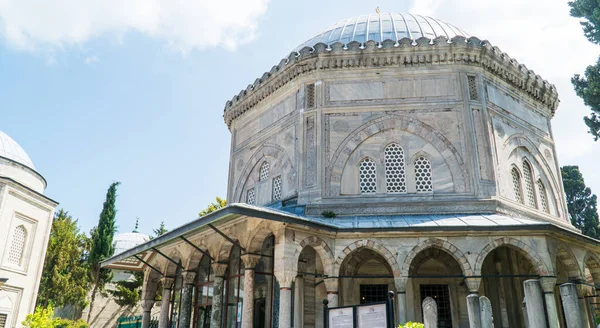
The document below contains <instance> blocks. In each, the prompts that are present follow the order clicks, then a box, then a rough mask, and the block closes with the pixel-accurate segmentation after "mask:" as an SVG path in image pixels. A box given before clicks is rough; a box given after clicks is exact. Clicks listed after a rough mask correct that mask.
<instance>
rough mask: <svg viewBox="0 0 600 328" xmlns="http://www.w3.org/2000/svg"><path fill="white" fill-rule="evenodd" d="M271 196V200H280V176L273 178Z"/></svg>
mask: <svg viewBox="0 0 600 328" xmlns="http://www.w3.org/2000/svg"><path fill="white" fill-rule="evenodd" d="M272 196H273V197H272V198H273V200H280V199H281V175H280V176H277V177H275V178H273V191H272Z"/></svg>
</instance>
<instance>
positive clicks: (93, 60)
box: [0, 0, 600, 233]
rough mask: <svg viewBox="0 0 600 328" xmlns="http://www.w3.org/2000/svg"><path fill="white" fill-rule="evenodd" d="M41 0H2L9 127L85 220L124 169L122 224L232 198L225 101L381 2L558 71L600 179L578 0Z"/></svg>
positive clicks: (577, 148) (568, 111)
mask: <svg viewBox="0 0 600 328" xmlns="http://www.w3.org/2000/svg"><path fill="white" fill-rule="evenodd" d="M43 3H44V1H41V2H38V1H35V0H22V1H17V0H14V1H13V0H9V1H7V2H6V1H5V2H0V73H1V74H0V130H3V131H5V132H6V133H7V134H9V135H10V136H12V137H13V138H14V139H15V140H16V141H17V142H19V144H21V146H23V148H24V149H25V150H26V151H27V152H28V154H29V156H30V157H31V158H32V160H33V162H34V164H35V165H36V168H37V170H38V171H39V172H40V173H41V174H42V175H43V176H44V177H45V178H46V179H47V181H48V188H47V189H46V195H48V196H49V197H51V198H53V199H55V200H57V201H59V202H60V203H61V204H60V207H63V208H65V209H66V210H68V211H69V212H70V213H71V214H72V215H73V216H74V217H76V218H78V219H79V222H80V224H81V226H82V228H83V230H85V231H88V230H89V229H90V228H91V227H93V226H94V225H95V224H96V223H97V220H98V215H99V213H100V210H101V208H102V202H103V201H104V197H105V193H106V189H107V188H108V185H109V184H110V183H111V182H112V181H121V183H122V185H121V186H120V187H119V198H118V201H117V206H118V210H119V212H118V213H117V221H118V225H119V230H120V231H121V232H124V231H129V230H131V229H133V225H134V223H135V218H136V217H138V216H139V217H140V230H141V231H143V232H146V233H150V232H151V230H152V229H153V228H155V227H157V226H158V225H159V223H160V222H161V221H165V223H166V225H167V227H168V228H170V229H172V228H174V227H176V226H179V225H181V224H183V223H185V222H187V221H190V220H192V219H194V218H195V217H196V215H197V213H198V212H199V211H200V210H201V209H203V208H204V207H205V206H206V205H207V204H208V203H209V202H210V201H212V200H213V199H214V197H215V196H225V194H226V181H227V169H228V155H229V137H230V134H229V131H228V130H227V128H226V126H225V124H224V123H223V118H222V114H223V107H224V104H225V102H226V101H227V100H228V99H230V98H231V97H232V96H233V95H235V94H237V93H239V91H240V90H241V89H243V88H245V87H246V86H247V85H248V84H250V83H252V82H254V80H255V79H256V78H257V77H260V76H261V75H262V74H263V72H265V71H268V70H270V68H271V67H272V66H273V65H275V64H277V63H279V61H280V59H281V58H283V57H286V56H287V55H288V53H289V51H290V50H291V49H293V48H294V47H295V46H297V45H298V44H300V43H301V42H303V41H304V40H306V39H308V38H310V37H311V36H312V35H314V34H316V33H317V32H319V31H320V30H321V29H324V28H326V27H327V26H328V25H330V24H333V23H335V22H337V21H339V20H342V19H345V18H347V17H352V16H356V15H360V14H365V13H372V12H374V10H375V7H377V6H379V7H380V8H381V10H382V11H384V12H387V11H392V12H407V11H410V12H413V13H421V14H425V15H431V16H434V17H437V18H440V19H442V20H445V21H447V22H449V23H452V24H454V25H456V26H458V27H460V28H462V29H464V30H466V31H467V32H469V33H470V34H472V35H476V36H478V37H480V38H481V39H488V40H490V41H491V42H492V44H494V45H498V46H499V47H500V49H502V50H503V51H505V52H508V53H509V54H510V55H511V56H512V57H514V58H516V59H517V60H519V61H520V62H522V63H524V64H526V65H527V66H528V67H529V68H532V69H534V70H535V71H536V73H538V74H540V75H542V77H544V78H545V79H548V80H549V81H550V82H551V83H554V84H555V85H556V86H557V88H558V91H559V94H560V98H561V106H560V107H559V111H558V113H557V115H556V118H555V120H554V133H555V137H556V139H557V147H558V153H559V161H560V163H561V165H565V164H577V165H580V166H581V168H582V170H583V172H584V176H585V178H586V182H588V185H590V186H591V187H592V188H593V189H594V190H595V191H596V192H600V174H598V173H596V168H595V163H597V161H598V160H600V154H599V153H600V152H598V149H599V147H600V144H598V143H594V142H593V141H592V138H591V137H590V136H589V135H588V134H586V127H585V126H584V124H583V122H582V116H583V115H585V114H587V109H586V108H585V107H584V106H583V104H582V103H581V101H580V100H579V99H578V98H577V97H576V96H575V95H574V93H573V91H572V88H571V86H570V82H569V78H570V76H571V75H572V74H573V73H576V72H581V71H583V69H584V68H585V66H586V64H591V63H593V62H594V61H595V60H596V58H597V56H598V54H599V53H600V51H599V49H598V48H597V47H596V46H593V45H591V44H589V43H588V42H587V41H586V40H585V38H583V36H582V32H581V29H580V27H579V25H578V23H577V20H575V19H573V18H570V17H569V15H568V7H567V5H566V2H565V1H543V0H532V1H528V2H527V3H521V1H517V0H506V1H502V2H487V1H486V2H485V3H479V2H473V3H471V1H469V0H456V1H444V0H421V1H418V2H414V3H413V2H410V1H409V2H399V1H378V2H367V1H313V0H308V1H277V0H271V1H267V0H227V1H221V2H219V3H217V4H212V3H208V2H206V1H204V2H202V1H200V2H194V1H162V0H149V1H142V2H140V3H143V4H140V3H138V2H137V1H132V2H131V4H129V5H128V7H127V8H121V7H120V6H122V4H120V2H119V1H116V0H115V1H112V0H111V1H109V0H106V1H92V0H90V1H89V3H88V2H80V1H75V0H63V1H60V2H52V3H61V4H62V6H52V7H48V8H42V9H40V8H39V7H36V6H37V5H40V6H44V5H43ZM25 4H27V5H25ZM110 6H112V7H110ZM115 7H117V9H115ZM232 8H233V9H232ZM165 13H168V14H165ZM157 15H158V16H160V17H159V18H158V19H157V17H158V16H157ZM232 26H233V27H232Z"/></svg>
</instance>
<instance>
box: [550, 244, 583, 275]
mask: <svg viewBox="0 0 600 328" xmlns="http://www.w3.org/2000/svg"><path fill="white" fill-rule="evenodd" d="M556 259H557V261H560V263H561V264H562V265H563V266H564V267H565V269H566V270H567V276H568V278H569V279H572V280H580V279H582V278H583V276H584V275H583V274H582V270H581V268H580V267H579V264H578V262H577V258H576V257H575V255H574V254H573V251H571V249H570V248H569V247H568V246H567V245H565V244H562V243H557V245H556ZM557 274H558V272H557Z"/></svg>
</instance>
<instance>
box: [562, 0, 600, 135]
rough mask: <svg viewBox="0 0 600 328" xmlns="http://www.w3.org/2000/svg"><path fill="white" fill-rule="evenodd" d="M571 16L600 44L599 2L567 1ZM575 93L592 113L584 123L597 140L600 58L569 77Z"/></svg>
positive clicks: (599, 125)
mask: <svg viewBox="0 0 600 328" xmlns="http://www.w3.org/2000/svg"><path fill="white" fill-rule="evenodd" d="M569 6H570V7H571V16H573V17H576V18H581V19H582V21H581V25H582V27H583V33H584V35H585V37H586V38H587V39H588V40H589V41H590V42H592V43H594V44H600V2H598V0H575V1H572V2H569ZM571 83H572V84H573V87H574V88H575V92H576V93H577V95H578V96H579V97H580V98H582V99H583V102H584V103H585V105H586V106H589V107H590V108H591V109H592V113H591V114H590V115H589V116H587V117H584V121H585V124H586V125H587V126H588V127H589V129H590V130H589V131H590V133H591V134H592V135H593V136H594V140H595V141H597V140H598V139H599V138H600V116H599V115H600V58H599V59H598V61H597V62H596V64H594V65H590V66H588V67H587V68H586V70H585V73H584V76H583V77H582V76H581V75H579V74H575V76H574V77H573V78H572V79H571Z"/></svg>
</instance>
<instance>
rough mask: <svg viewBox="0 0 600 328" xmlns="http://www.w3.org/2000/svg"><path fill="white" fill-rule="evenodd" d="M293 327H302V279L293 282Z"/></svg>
mask: <svg viewBox="0 0 600 328" xmlns="http://www.w3.org/2000/svg"><path fill="white" fill-rule="evenodd" d="M294 327H304V277H302V276H297V277H296V280H295V282H294Z"/></svg>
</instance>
